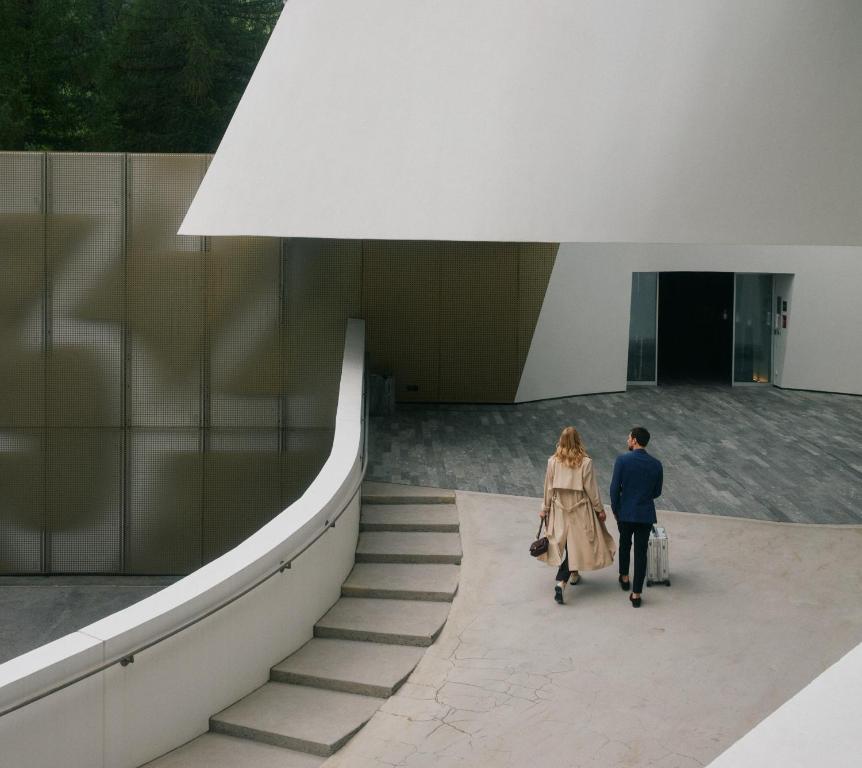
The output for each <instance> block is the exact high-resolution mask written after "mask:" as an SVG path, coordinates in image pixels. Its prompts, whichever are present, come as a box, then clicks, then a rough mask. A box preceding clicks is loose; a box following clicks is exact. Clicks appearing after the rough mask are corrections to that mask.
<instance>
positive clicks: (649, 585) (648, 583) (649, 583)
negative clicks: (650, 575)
mask: <svg viewBox="0 0 862 768" xmlns="http://www.w3.org/2000/svg"><path fill="white" fill-rule="evenodd" d="M646 585H647V586H648V587H651V586H652V582H651V581H650V580H649V579H647V583H646Z"/></svg>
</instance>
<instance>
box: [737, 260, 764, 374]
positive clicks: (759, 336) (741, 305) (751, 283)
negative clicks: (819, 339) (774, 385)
mask: <svg viewBox="0 0 862 768" xmlns="http://www.w3.org/2000/svg"><path fill="white" fill-rule="evenodd" d="M772 278H773V276H772V275H758V274H742V273H740V274H737V275H736V276H735V288H734V293H735V297H734V298H735V301H734V324H733V383H734V384H767V383H769V381H770V380H771V379H770V375H769V374H770V371H771V370H772Z"/></svg>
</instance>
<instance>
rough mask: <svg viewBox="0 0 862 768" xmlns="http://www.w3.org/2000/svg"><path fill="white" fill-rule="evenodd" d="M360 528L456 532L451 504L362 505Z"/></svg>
mask: <svg viewBox="0 0 862 768" xmlns="http://www.w3.org/2000/svg"><path fill="white" fill-rule="evenodd" d="M359 530H361V531H437V532H449V533H453V532H454V533H457V531H458V510H457V508H456V507H455V505H454V504H365V505H363V507H362V516H361V517H360V520H359Z"/></svg>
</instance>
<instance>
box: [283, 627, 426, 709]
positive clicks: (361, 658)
mask: <svg viewBox="0 0 862 768" xmlns="http://www.w3.org/2000/svg"><path fill="white" fill-rule="evenodd" d="M423 653H424V651H423V649H422V648H416V647H411V646H408V645H388V644H383V643H363V642H358V641H356V640H325V639H323V638H314V639H313V640H310V641H309V642H307V643H306V644H305V645H304V646H303V647H302V648H300V649H299V650H298V651H297V652H296V653H294V654H293V655H292V656H289V657H288V658H287V659H285V660H284V661H283V662H281V663H280V664H277V665H276V666H274V667H273V668H272V679H273V680H275V681H277V682H281V683H293V684H295V685H313V686H317V687H320V688H328V689H330V690H335V691H345V692H346V693H358V694H362V695H363V696H377V697H380V698H386V697H387V696H391V695H392V694H393V693H394V692H395V691H396V690H397V689H398V687H399V686H400V685H401V684H402V683H403V682H404V681H405V680H406V679H407V676H408V675H409V674H410V673H411V672H412V671H413V668H414V667H415V666H416V665H417V664H418V663H419V659H421V658H422V654H423Z"/></svg>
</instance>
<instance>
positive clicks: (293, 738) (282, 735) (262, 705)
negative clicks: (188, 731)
mask: <svg viewBox="0 0 862 768" xmlns="http://www.w3.org/2000/svg"><path fill="white" fill-rule="evenodd" d="M380 703H381V702H380V699H378V698H372V697H370V696H357V695H356V694H352V693H341V692H339V691H324V690H321V689H319V688H308V687H306V686H303V685H286V684H284V683H266V684H265V685H263V686H261V687H260V688H258V689H257V690H256V691H255V692H254V693H252V694H249V695H248V696H246V697H245V698H244V699H242V700H241V701H238V702H237V703H236V704H234V705H233V706H230V707H228V708H227V709H225V710H224V711H222V712H219V713H218V714H217V715H214V716H213V717H211V718H210V730H211V731H214V732H216V733H223V734H226V735H228V736H238V737H240V738H244V739H251V740H254V741H259V742H263V743H265V744H274V745H275V746H278V747H286V748H287V749H294V750H298V751H300V752H308V753H309V754H312V755H320V756H321V757H328V756H329V755H332V754H334V753H335V752H336V751H337V750H338V749H340V748H341V747H342V745H344V743H345V742H346V741H347V740H348V739H349V738H350V737H351V736H352V735H353V734H354V733H356V732H357V731H358V730H359V729H360V728H361V727H362V726H363V725H365V723H366V722H368V720H369V719H370V718H371V716H372V715H373V714H374V713H375V712H376V711H377V709H378V708H379V707H380Z"/></svg>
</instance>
